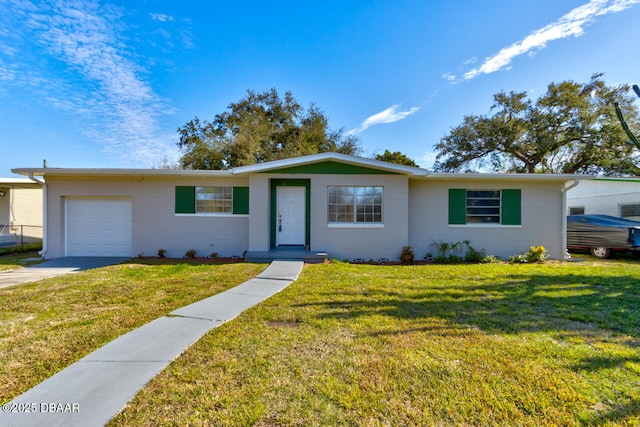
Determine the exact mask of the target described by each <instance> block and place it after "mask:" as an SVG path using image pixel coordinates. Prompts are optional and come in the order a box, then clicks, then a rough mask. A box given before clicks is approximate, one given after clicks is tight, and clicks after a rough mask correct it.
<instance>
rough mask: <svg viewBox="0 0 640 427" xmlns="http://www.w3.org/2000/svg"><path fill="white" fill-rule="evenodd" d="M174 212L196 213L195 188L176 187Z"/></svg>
mask: <svg viewBox="0 0 640 427" xmlns="http://www.w3.org/2000/svg"><path fill="white" fill-rule="evenodd" d="M176 213H177V214H192V213H196V188H195V187H176Z"/></svg>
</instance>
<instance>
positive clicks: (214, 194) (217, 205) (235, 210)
mask: <svg viewBox="0 0 640 427" xmlns="http://www.w3.org/2000/svg"><path fill="white" fill-rule="evenodd" d="M175 213H177V214H212V215H215V214H234V215H246V214H248V213H249V187H194V186H176V191H175Z"/></svg>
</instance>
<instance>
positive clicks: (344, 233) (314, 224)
mask: <svg viewBox="0 0 640 427" xmlns="http://www.w3.org/2000/svg"><path fill="white" fill-rule="evenodd" d="M271 179H308V180H309V181H310V184H311V187H310V192H311V212H310V245H311V246H310V249H311V250H312V251H325V252H327V253H328V254H329V257H331V258H336V259H345V258H347V259H350V260H352V259H354V258H362V259H365V260H369V259H374V260H378V259H380V258H387V259H390V260H397V259H398V257H399V256H400V251H401V250H402V246H404V245H406V244H407V241H408V235H407V220H408V214H407V209H408V180H407V177H406V176H403V175H329V174H326V175H325V174H295V175H293V174H254V175H253V176H252V177H251V194H250V203H251V225H250V238H249V239H250V245H249V246H250V249H251V250H255V251H264V250H268V249H269V247H270V235H271V232H272V230H271V229H270V215H271V213H270V185H271V184H270V182H271ZM332 185H341V186H382V187H384V193H383V199H384V200H383V217H384V219H383V221H384V224H383V226H378V225H376V226H373V227H371V226H366V225H364V226H363V225H359V224H354V225H352V226H340V227H335V226H332V225H330V224H328V215H327V209H328V207H327V206H328V190H327V187H328V186H332Z"/></svg>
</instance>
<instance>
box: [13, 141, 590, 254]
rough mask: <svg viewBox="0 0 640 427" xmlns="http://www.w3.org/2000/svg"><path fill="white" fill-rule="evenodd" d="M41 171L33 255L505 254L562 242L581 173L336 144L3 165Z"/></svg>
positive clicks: (552, 250) (556, 249) (553, 249)
mask: <svg viewBox="0 0 640 427" xmlns="http://www.w3.org/2000/svg"><path fill="white" fill-rule="evenodd" d="M14 172H15V173H19V174H23V175H31V176H40V177H45V178H46V186H45V200H46V208H45V212H46V214H45V216H46V221H45V241H44V245H43V246H44V247H43V255H44V257H45V258H55V257H62V256H136V255H138V254H144V255H147V256H155V255H156V254H157V252H158V249H160V248H162V249H165V250H166V251H167V253H166V255H167V256H168V257H182V256H183V255H184V254H185V252H186V251H187V250H188V249H195V250H196V251H197V253H198V254H200V255H207V254H211V253H212V252H216V253H217V254H218V256H221V257H229V256H239V257H242V256H243V255H244V254H245V253H248V254H254V253H261V252H262V253H264V252H269V253H271V254H276V255H277V254H279V255H282V254H283V253H285V251H287V250H291V249H298V250H299V251H307V252H323V253H327V254H328V257H329V258H336V259H355V258H361V259H364V260H369V259H373V260H379V259H388V260H397V259H398V258H399V255H400V252H401V250H402V247H403V246H406V245H411V246H412V247H413V249H414V251H415V253H416V256H417V258H418V259H420V258H422V256H424V255H425V254H426V253H427V252H428V251H429V246H430V245H431V244H432V243H433V242H434V241H439V240H444V241H451V242H456V241H464V240H470V241H471V245H472V246H473V247H475V248H476V249H486V250H487V252H488V253H490V254H493V255H496V256H501V257H508V256H510V255H514V254H517V253H520V252H525V251H527V250H528V248H529V247H530V246H532V245H544V246H545V248H546V249H547V251H548V253H549V255H550V256H551V258H553V259H562V258H563V257H564V253H565V246H566V216H565V210H566V205H565V195H566V194H565V193H566V190H567V188H569V187H570V186H571V185H574V184H575V183H576V182H577V180H580V179H589V178H590V177H582V176H580V177H578V176H574V175H545V174H438V173H432V172H430V171H428V170H425V169H421V168H415V167H409V166H402V165H397V164H392V163H387V162H382V161H377V160H372V159H364V158H360V157H354V156H348V155H344V154H337V153H322V154H316V155H311V156H304V157H298V158H293V159H287V160H279V161H274V162H268V163H261V164H255V165H250V166H244V167H238V168H234V169H231V170H226V171H204V170H163V169H57V168H45V169H42V168H40V169H28V168H25V169H15V170H14Z"/></svg>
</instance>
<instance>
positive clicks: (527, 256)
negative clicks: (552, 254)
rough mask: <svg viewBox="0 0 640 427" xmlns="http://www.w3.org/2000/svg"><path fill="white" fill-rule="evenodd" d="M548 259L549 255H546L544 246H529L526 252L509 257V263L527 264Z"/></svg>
mask: <svg viewBox="0 0 640 427" xmlns="http://www.w3.org/2000/svg"><path fill="white" fill-rule="evenodd" d="M548 258H549V255H547V250H546V249H545V248H544V246H542V245H540V246H530V247H529V250H528V251H527V252H525V253H522V254H518V255H512V256H510V257H509V262H513V263H521V264H528V263H533V262H545V261H546V260H547V259H548Z"/></svg>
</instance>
